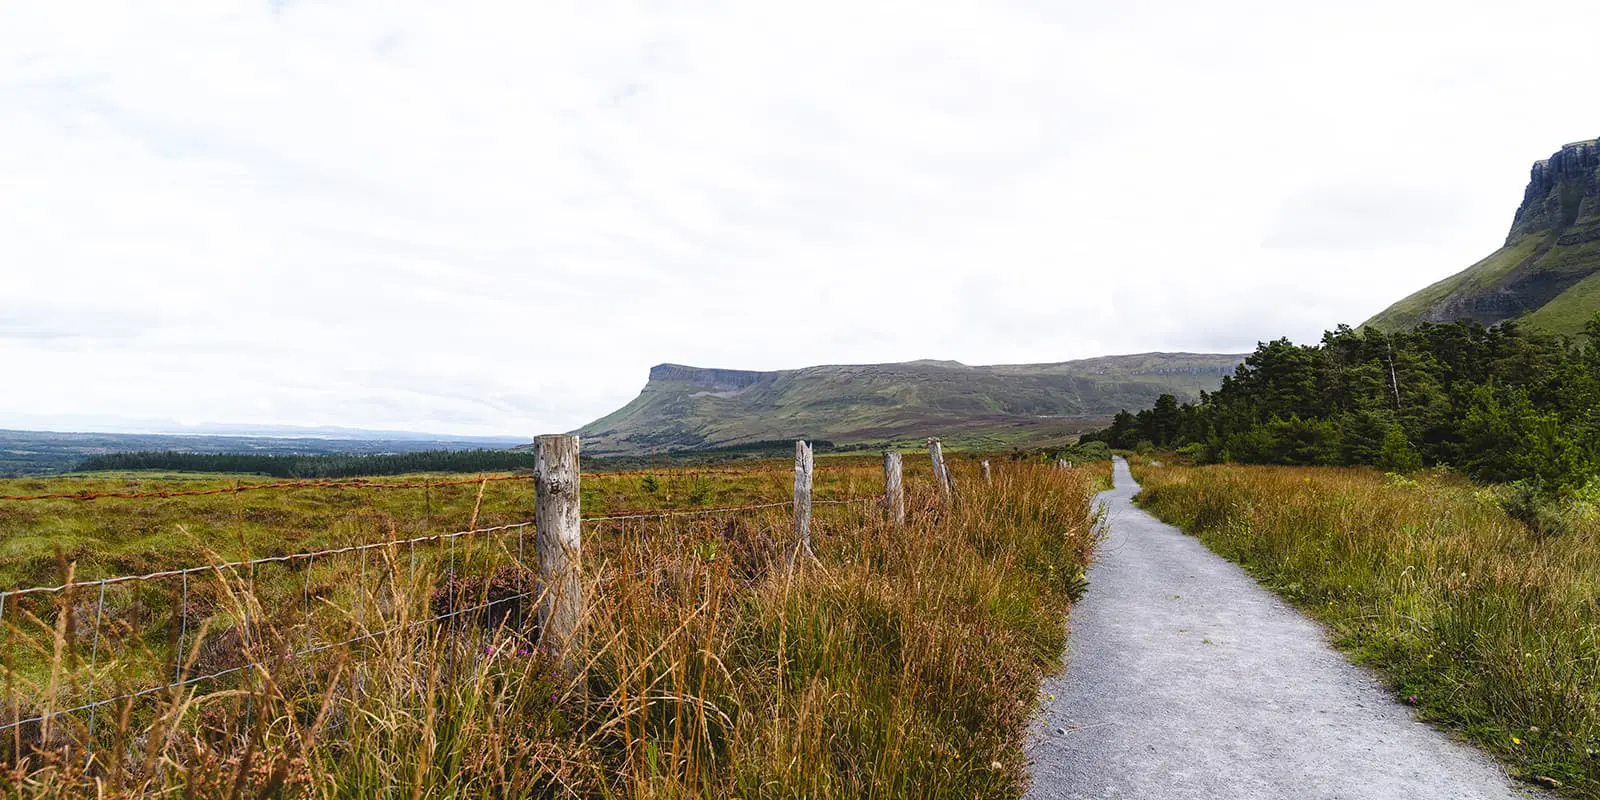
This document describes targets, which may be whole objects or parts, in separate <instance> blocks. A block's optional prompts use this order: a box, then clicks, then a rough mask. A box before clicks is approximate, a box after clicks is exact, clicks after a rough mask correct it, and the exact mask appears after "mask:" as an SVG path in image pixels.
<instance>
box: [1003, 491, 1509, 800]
mask: <svg viewBox="0 0 1600 800" xmlns="http://www.w3.org/2000/svg"><path fill="white" fill-rule="evenodd" d="M1116 487H1117V488H1116V489H1114V490H1112V491H1109V492H1106V493H1104V494H1102V495H1101V500H1102V501H1103V502H1105V503H1106V505H1107V507H1108V511H1109V517H1110V526H1111V527H1110V532H1109V535H1108V536H1107V538H1106V540H1105V541H1104V542H1102V543H1101V545H1100V548H1099V550H1098V552H1097V554H1096V555H1097V560H1096V562H1095V563H1094V565H1093V566H1091V567H1090V569H1089V591H1088V593H1087V594H1086V595H1085V596H1084V598H1083V600H1082V601H1081V602H1079V603H1078V605H1077V606H1076V607H1075V608H1074V609H1073V611H1072V616H1071V625H1072V634H1071V636H1070V637H1069V640H1068V645H1067V652H1068V655H1067V668H1066V670H1065V671H1064V672H1063V673H1062V674H1061V675H1059V676H1057V677H1055V678H1053V679H1051V680H1050V681H1049V682H1047V683H1046V685H1045V689H1044V691H1045V692H1046V694H1045V697H1044V701H1043V704H1042V707H1041V710H1040V714H1039V716H1040V719H1039V721H1038V722H1037V723H1036V729H1035V731H1034V736H1033V739H1032V740H1031V741H1030V742H1029V747H1030V750H1029V755H1030V758H1031V759H1032V761H1033V766H1032V769H1033V786H1032V788H1031V789H1030V791H1029V793H1028V796H1029V797H1032V798H1052V799H1053V798H1127V799H1128V800H1146V799H1148V800H1188V799H1189V798H1208V799H1210V798H1216V799H1217V800H1254V799H1255V798H1259V799H1260V800H1332V799H1333V798H1339V799H1340V800H1362V799H1364V798H1385V799H1387V798H1394V799H1395V800H1476V799H1477V798H1526V797H1537V796H1539V795H1536V794H1533V793H1530V792H1528V791H1526V790H1524V789H1522V788H1520V787H1519V786H1517V785H1515V784H1514V782H1513V781H1512V780H1511V779H1510V778H1508V777H1506V776H1505V774H1504V773H1503V772H1502V771H1501V770H1500V769H1499V768H1498V767H1497V766H1495V765H1494V764H1493V763H1492V762H1491V761H1490V760H1489V759H1488V758H1487V757H1486V756H1484V755H1483V754H1481V753H1479V752H1477V751H1476V750H1473V749H1471V748H1470V747H1468V746H1466V745H1463V744H1459V743H1457V742H1454V741H1452V740H1450V739H1449V738H1447V737H1446V736H1445V735H1444V734H1442V733H1440V732H1438V731H1436V730H1434V729H1433V728H1431V727H1429V726H1427V725H1425V724H1423V723H1419V722H1417V721H1415V720H1414V719H1413V717H1412V715H1411V712H1410V710H1409V709H1408V708H1406V707H1405V706H1403V705H1400V704H1399V703H1397V702H1395V701H1394V700H1393V699H1392V698H1391V697H1390V696H1389V693H1388V692H1387V691H1386V690H1385V689H1384V687H1383V686H1381V685H1380V684H1378V683H1376V682H1375V681H1374V679H1373V677H1372V676H1371V675H1370V674H1369V673H1367V672H1366V671H1365V670H1362V669H1360V668H1358V667H1355V666H1353V665H1351V664H1350V663H1349V662H1348V661H1346V660H1345V659H1344V657H1343V656H1341V655H1339V654H1338V653H1337V652H1336V651H1335V650H1333V648H1332V647H1331V646H1330V645H1329V644H1328V641H1327V639H1326V638H1325V637H1324V634H1323V632H1322V629H1321V628H1319V627H1318V626H1317V625H1316V624H1315V623H1313V622H1311V621H1310V620H1308V619H1307V618H1305V617H1303V616H1301V615H1300V613H1299V612H1297V611H1295V610H1294V609H1293V608H1292V607H1290V606H1289V605H1288V604H1286V603H1285V602H1283V601H1282V600H1280V599H1278V598H1277V597H1276V596H1274V595H1272V594H1271V593H1269V592H1268V591H1266V590H1265V589H1262V588H1261V587H1259V586H1257V585H1256V583H1255V581H1253V580H1252V579H1251V578H1250V577H1249V576H1248V575H1246V574H1245V573H1244V571H1243V570H1241V569H1239V568H1238V567H1237V566H1235V565H1234V564H1232V563H1230V562H1228V561H1226V560H1225V559H1223V558H1221V557H1220V556H1217V555H1215V554H1213V553H1212V552H1211V551H1210V550H1208V549H1206V547H1205V546H1204V545H1202V544H1201V543H1200V542H1199V541H1198V540H1196V539H1195V538H1193V537H1191V536H1187V535H1185V534H1184V533H1182V532H1181V531H1179V530H1177V529H1176V528H1173V527H1172V526H1170V525H1166V524H1164V523H1162V522H1160V521H1159V520H1157V519H1156V518H1155V517H1152V516H1151V515H1149V514H1147V513H1145V512H1144V511H1142V510H1140V509H1138V508H1136V507H1135V506H1134V505H1133V503H1132V497H1133V495H1134V494H1135V493H1137V492H1138V490H1139V487H1138V485H1137V484H1135V483H1134V482H1133V476H1132V475H1131V474H1130V473H1129V472H1128V465H1127V463H1126V462H1124V461H1122V460H1121V459H1118V460H1117V462H1116Z"/></svg>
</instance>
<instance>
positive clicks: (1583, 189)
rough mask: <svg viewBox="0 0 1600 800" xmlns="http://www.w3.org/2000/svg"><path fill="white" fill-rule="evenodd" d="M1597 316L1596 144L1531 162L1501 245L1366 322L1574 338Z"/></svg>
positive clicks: (1599, 204)
mask: <svg viewBox="0 0 1600 800" xmlns="http://www.w3.org/2000/svg"><path fill="white" fill-rule="evenodd" d="M1596 312H1600V140H1594V139H1590V140H1585V141H1581V142H1573V143H1572V144H1568V145H1566V146H1564V147H1562V148H1561V149H1560V150H1559V151H1557V152H1556V153H1555V154H1553V155H1551V156H1550V157H1549V158H1546V159H1543V160H1541V161H1538V162H1535V163H1534V165H1533V169H1532V170H1531V171H1530V173H1529V176H1528V186H1527V188H1526V189H1525V190H1524V191H1523V196H1522V203H1521V205H1519V206H1518V207H1517V213H1516V216H1515V217H1513V219H1512V223H1511V231H1510V233H1508V234H1507V236H1506V241H1505V245H1504V246H1503V247H1501V248H1500V249H1499V250H1496V251H1495V252H1493V253H1491V254H1490V255H1489V256H1488V257H1487V258H1485V259H1483V260H1482V261H1479V262H1478V263H1476V264H1473V265H1472V266H1471V267H1468V268H1467V269H1465V270H1463V271H1462V272H1459V273H1456V274H1455V275H1452V276H1450V277H1448V278H1445V279H1444V280H1442V281H1439V282H1438V283H1435V284H1433V285H1432V286H1429V287H1427V288H1425V289H1423V290H1421V291H1419V292H1417V293H1415V294H1413V295H1411V296H1410V297H1407V298H1405V299H1404V300H1401V301H1400V302H1398V303H1395V304H1394V305H1392V306H1390V307H1389V308H1387V309H1385V310H1384V311H1383V312H1381V313H1379V314H1378V315H1377V316H1374V317H1373V318H1372V319H1370V320H1367V322H1366V323H1365V324H1366V325H1370V326H1372V327H1375V328H1378V329H1380V330H1400V329H1405V328H1411V327H1415V326H1417V325H1419V324H1421V323H1424V322H1453V321H1455V320H1458V319H1471V320H1474V321H1477V322H1480V323H1483V324H1485V325H1495V324H1499V323H1501V322H1506V321H1508V320H1517V321H1519V322H1521V323H1523V324H1525V325H1528V326H1531V327H1534V328H1537V329H1540V330H1544V331H1548V332H1551V333H1559V334H1576V333H1579V332H1581V331H1582V330H1583V326H1584V323H1586V322H1587V321H1588V320H1589V319H1590V318H1591V317H1592V316H1593V315H1594V314H1595V313H1596Z"/></svg>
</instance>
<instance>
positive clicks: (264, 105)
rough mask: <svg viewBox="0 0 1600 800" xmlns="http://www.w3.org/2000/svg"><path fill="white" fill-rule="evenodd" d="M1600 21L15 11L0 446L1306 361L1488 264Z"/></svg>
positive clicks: (958, 3)
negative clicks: (225, 426) (740, 372)
mask: <svg viewBox="0 0 1600 800" xmlns="http://www.w3.org/2000/svg"><path fill="white" fill-rule="evenodd" d="M1553 20H1562V22H1560V23H1559V24H1558V23H1554V22H1552V21H1553ZM1597 22H1600V11H1597V10H1596V9H1594V8H1592V7H1591V4H1588V3H1582V2H1577V1H1576V0H1563V1H1562V2H1552V1H1550V0H1545V1H1544V2H1532V3H1526V4H1522V5H1519V6H1516V7H1511V6H1505V7H1502V8H1475V9H1473V10H1472V13H1466V12H1465V11H1464V10H1463V8H1462V7H1461V6H1460V5H1459V4H1451V3H1445V2H1442V0H1426V1H1423V0H1415V1H1412V2H1407V1H1405V0H1402V1H1401V2H1394V1H1393V0H1386V1H1385V2H1378V1H1377V0H1356V1H1355V2H1352V3H1345V4H1337V5H1329V4H1319V5H1316V6H1310V5H1306V4H1294V3H1269V2H1256V1H1255V0H1222V2H1217V3H1205V4H1194V3H1181V2H1175V0H1135V2H1128V3H1115V4H1107V3H1076V2H1075V3H1066V4H1057V3H1041V2H1030V1H1029V0H1014V1H1012V2H1006V1H1003V0H982V1H981V2H980V0H950V2H943V3H936V4H927V3H911V2H902V1H901V0H893V1H889V0H884V1H883V2H869V3H860V2H843V0H838V1H837V2H834V1H833V0H825V1H824V2H819V3H811V4H805V5H803V6H796V5H793V4H776V3H764V2H753V3H738V4H722V3H713V2H683V3H673V4H666V5H661V4H654V3H646V2H631V1H630V0H603V1H602V2H585V3H576V2H552V1H549V0H545V1H541V2H535V3H508V2H490V1H488V0H468V2H463V3H455V4H450V5H448V6H442V5H440V4H437V3H430V2H422V0H324V1H322V2H312V1H310V0H306V1H304V2H282V3H280V2H272V3H268V2H260V1H259V0H249V1H247V0H212V2H207V3H203V4H192V3H182V2H177V0H141V1H140V2H133V1H132V0H128V2H120V1H118V0H55V1H54V2H49V3H13V4H8V5H5V6H0V175H3V176H4V183H3V185H0V364H3V365H4V367H5V372H6V376H7V378H8V379H15V380H7V381H5V382H0V426H3V425H5V424H7V423H6V420H7V419H8V418H10V419H17V420H21V419H27V420H37V419H40V418H41V415H50V414H60V415H72V414H78V415H83V414H100V413H106V412H108V411H114V412H115V413H120V414H123V415H126V416H129V417H138V418H159V419H173V420H178V421H182V422H199V421H207V420H216V421H236V422H265V423H284V424H335V425H350V426H360V427H387V428H397V427H405V428H413V429H422V430H438V431H443V432H462V433H486V432H495V433H534V432H542V431H549V430H559V429H565V428H570V427H574V426H576V425H579V424H581V423H583V422H585V421H587V420H588V419H591V418H593V417H596V416H598V415H600V414H602V413H605V412H606V411H609V410H610V409H611V408H613V407H615V406H616V405H618V404H620V403H622V402H625V401H626V400H627V399H629V398H631V397H632V396H633V395H634V394H635V393H636V392H637V390H638V386H639V384H640V383H641V382H642V380H643V378H644V373H645V370H646V368H648V366H649V365H651V364H653V363H656V362H659V361H677V362H688V363H699V364H706V365H720V366H728V367H742V368H758V369H762V368H779V367H794V366H801V365H804V364H810V363H820V362H861V361H879V360H902V359H912V358H921V357H934V358H954V359H959V360H961V361H964V362H967V363H993V362H1008V363H1015V362H1022V361H1059V360H1063V359H1067V358H1074V357H1083V356H1091V355H1099V354H1104V353H1112V352H1129V351H1139V350H1151V349H1187V350H1239V349H1247V348H1248V347H1250V346H1251V345H1252V344H1253V343H1254V342H1256V341H1257V340H1260V339H1265V338H1274V337H1277V336H1279V335H1291V336H1293V337H1296V338H1300V339H1303V340H1309V339H1314V338H1316V337H1317V336H1318V335H1319V334H1320V332H1321V331H1322V330H1323V329H1324V328H1327V327H1330V326H1332V325H1334V324H1336V323H1339V322H1358V321H1360V320H1361V319H1363V318H1365V317H1366V316H1367V315H1369V314H1371V313H1373V312H1375V311H1377V310H1378V309H1380V308H1381V307H1382V306H1384V305H1385V304H1387V303H1388V302H1389V301H1391V300H1393V299H1395V298H1398V297H1399V296H1401V295H1403V294H1405V293H1407V292H1410V291H1412V290H1414V289H1416V288H1418V287H1420V286H1422V285H1425V284H1427V283H1429V282H1431V281H1433V280H1436V279H1437V278H1439V277H1442V276H1443V275H1446V274H1448V273H1450V272H1452V271H1455V270H1457V269H1460V268H1462V267H1464V266H1466V265H1467V264H1469V263H1471V262H1472V261H1474V260H1476V259H1477V258H1479V257H1481V256H1482V255H1484V254H1485V253H1487V252H1488V251H1489V250H1490V249H1492V248H1493V247H1494V246H1495V245H1496V244H1497V243H1498V241H1499V240H1500V239H1501V237H1502V236H1503V234H1504V229H1505V227H1506V225H1507V224H1508V222H1509V219H1510V215H1511V212H1512V211H1513V210H1514V206H1515V204H1516V202H1517V200H1518V199H1519V198H1520V192H1521V188H1522V183H1523V181H1524V180H1525V178H1526V170H1527V167H1528V166H1529V164H1531V162H1532V161H1533V160H1534V159H1536V158H1539V157H1542V156H1543V155H1545V154H1547V153H1548V152H1550V151H1552V150H1553V149H1555V148H1556V147H1557V146H1559V145H1560V144H1561V143H1563V142H1565V141H1568V140H1571V139H1577V138H1582V137H1586V136H1593V135H1596V134H1600V122H1597V119H1596V115H1595V114H1594V113H1593V111H1592V109H1588V108H1586V107H1585V106H1584V104H1582V103H1580V102H1575V101H1574V99H1573V98H1575V97H1577V96H1579V95H1580V94H1581V89H1582V87H1584V86H1586V85H1587V78H1585V77H1584V76H1587V75H1593V74H1594V73H1595V67H1596V66H1600V55H1596V54H1595V53H1594V52H1593V48H1591V47H1590V46H1589V42H1588V40H1587V33H1586V32H1587V31H1592V30H1593V29H1594V26H1595V23H1597ZM23 386H26V387H27V388H26V390H23V389H22V388H20V387H23Z"/></svg>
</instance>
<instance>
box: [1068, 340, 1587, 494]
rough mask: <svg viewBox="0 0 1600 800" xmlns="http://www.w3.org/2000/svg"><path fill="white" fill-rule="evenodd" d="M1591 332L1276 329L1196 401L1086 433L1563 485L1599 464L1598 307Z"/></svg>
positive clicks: (1273, 459)
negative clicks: (1298, 341)
mask: <svg viewBox="0 0 1600 800" xmlns="http://www.w3.org/2000/svg"><path fill="white" fill-rule="evenodd" d="M1589 330H1590V332H1591V336H1590V337H1589V341H1588V343H1586V344H1580V343H1575V342H1573V341H1572V340H1570V339H1565V338H1557V337H1552V336H1548V335H1545V334H1538V333H1529V332H1527V331H1526V330H1524V329H1522V328H1520V327H1518V326H1517V325H1515V324H1513V323H1507V324H1504V325H1500V326H1497V327H1494V328H1484V327H1483V326H1481V325H1478V324H1477V323H1473V322H1461V323H1453V324H1448V325H1428V324H1425V325H1423V326H1421V327H1419V328H1417V329H1416V330H1413V331H1407V332H1402V333H1396V334H1383V333H1380V332H1378V331H1376V330H1372V329H1367V330H1365V331H1363V332H1360V333H1357V332H1355V331H1352V330H1350V329H1349V328H1344V327H1341V328H1340V329H1339V330H1337V331H1333V332H1330V333H1328V334H1326V335H1324V336H1323V339H1322V342H1321V343H1320V344H1316V345H1310V346H1299V345H1295V344H1293V343H1291V342H1289V341H1288V340H1287V339H1280V340H1278V341H1275V342H1268V343H1265V344H1263V345H1261V346H1260V347H1258V348H1257V349H1256V352H1255V353H1254V354H1252V355H1251V356H1250V357H1249V358H1248V359H1246V360H1245V363H1244V364H1243V365H1241V366H1240V367H1239V369H1238V371H1237V372H1235V373H1234V374H1233V375H1232V376H1229V377H1228V378H1227V379H1225V380H1224V381H1223V382H1222V388H1220V389H1218V390H1217V391H1216V392H1214V393H1210V394H1208V395H1206V397H1205V398H1204V399H1203V400H1202V401H1201V402H1200V403H1198V404H1179V403H1177V402H1176V401H1175V400H1174V399H1172V398H1162V399H1161V400H1160V401H1158V402H1157V403H1156V405H1155V406H1154V407H1152V408H1150V409H1148V410H1146V411H1142V412H1140V413H1139V414H1137V415H1134V414H1129V413H1127V412H1123V413H1122V414H1120V415H1118V417H1117V418H1116V420H1115V421H1114V422H1113V424H1112V426H1111V427H1110V428H1108V429H1106V430H1104V431H1101V432H1098V433H1096V434H1094V435H1093V437H1091V438H1096V439H1100V440H1103V441H1107V442H1108V443H1110V444H1111V445H1112V446H1115V447H1137V446H1138V445H1139V444H1140V442H1148V443H1150V444H1153V445H1154V446H1157V447H1177V448H1178V449H1179V451H1180V452H1182V453H1184V454H1185V455H1188V456H1190V457H1192V458H1194V459H1195V460H1199V461H1235V462H1243V463H1255V464H1307V465H1311V464H1315V465H1351V464H1372V465H1376V466H1379V467H1381V468H1383V469H1385V470H1391V471H1396V472H1407V471H1410V470H1414V469H1416V468H1418V467H1420V466H1423V465H1429V466H1433V465H1448V466H1451V467H1455V468H1457V469H1461V470H1464V471H1466V472H1467V473H1469V474H1470V475H1472V476H1473V477H1475V478H1478V479H1480V480H1484V481H1492V482H1511V481H1516V482H1520V488H1522V489H1524V490H1525V492H1526V494H1527V495H1528V496H1530V497H1534V498H1538V497H1544V498H1549V497H1554V496H1571V495H1572V494H1573V493H1575V492H1576V491H1577V490H1579V489H1580V488H1581V487H1583V486H1585V485H1586V484H1587V483H1588V482H1589V481H1590V480H1591V478H1593V476H1594V475H1595V473H1596V471H1597V470H1600V317H1597V318H1596V319H1594V320H1593V321H1591V322H1590V323H1589Z"/></svg>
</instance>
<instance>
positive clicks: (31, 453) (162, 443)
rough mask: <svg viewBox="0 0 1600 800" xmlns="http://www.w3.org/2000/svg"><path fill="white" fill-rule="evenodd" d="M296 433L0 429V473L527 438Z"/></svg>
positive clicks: (500, 443)
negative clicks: (135, 459)
mask: <svg viewBox="0 0 1600 800" xmlns="http://www.w3.org/2000/svg"><path fill="white" fill-rule="evenodd" d="M289 430H292V431H298V432H300V434H301V435H299V436H232V435H229V436H223V435H200V434H154V433H152V434H145V433H56V432H52V431H16V430H0V477H18V476H24V475H47V474H51V473H56V472H65V471H67V470H70V469H72V468H74V467H75V466H77V464H78V463H79V462H80V461H82V460H83V459H85V458H87V457H89V456H94V455H103V454H106V453H125V452H136V451H165V450H174V451H181V452H188V453H248V454H255V455H365V454H375V453H417V452H424V451H429V450H462V449H473V448H501V447H513V446H516V445H519V444H525V443H526V440H519V439H512V438H509V437H507V438H493V437H452V436H435V437H433V438H427V437H426V435H425V434H411V433H396V434H393V436H394V438H382V439H379V438H362V437H356V436H349V437H347V438H345V437H340V438H335V437H334V436H332V435H321V436H310V435H306V433H308V432H309V431H310V430H313V429H304V428H301V429H289Z"/></svg>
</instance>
